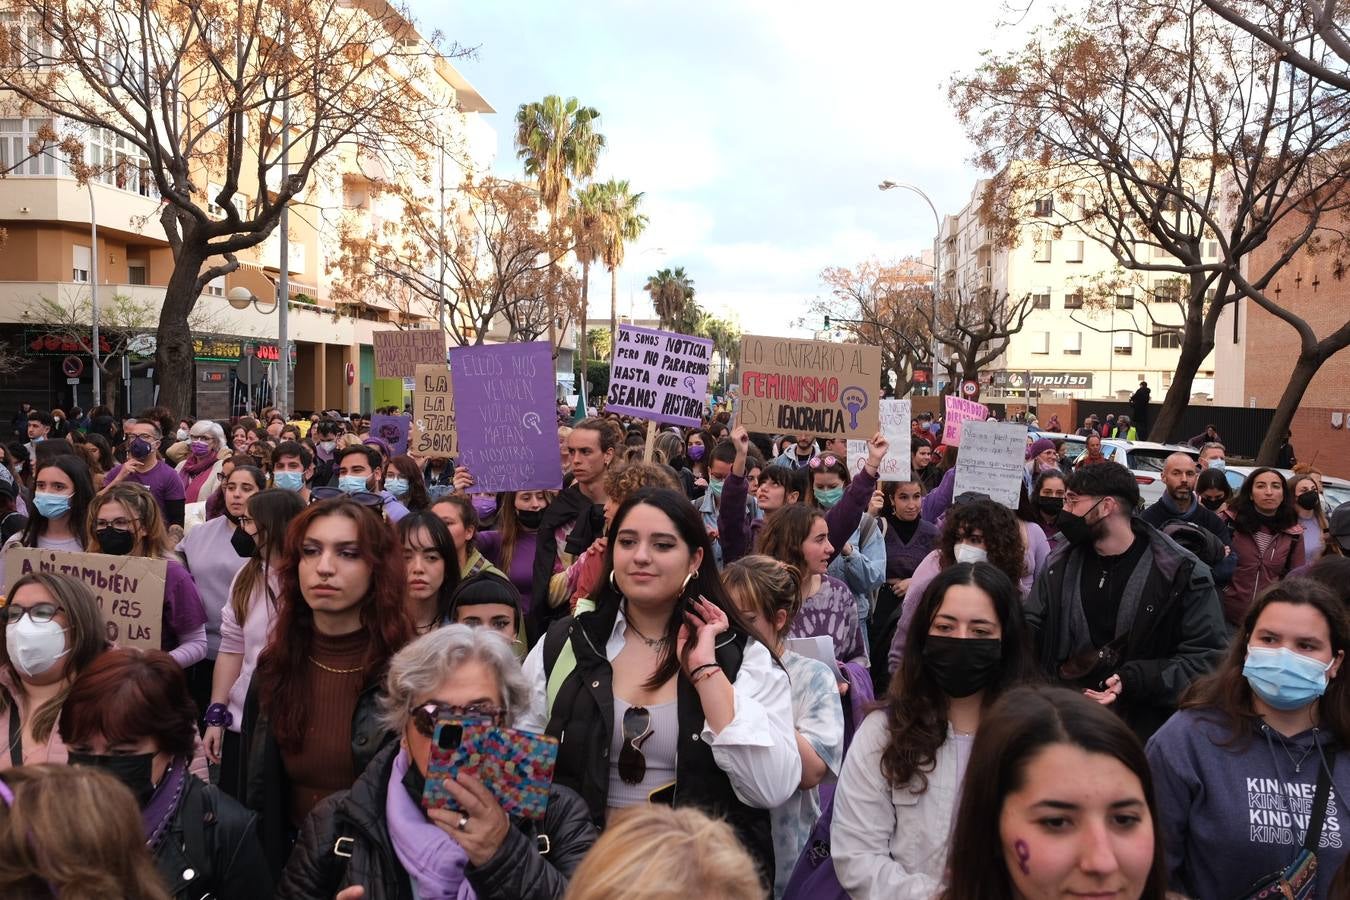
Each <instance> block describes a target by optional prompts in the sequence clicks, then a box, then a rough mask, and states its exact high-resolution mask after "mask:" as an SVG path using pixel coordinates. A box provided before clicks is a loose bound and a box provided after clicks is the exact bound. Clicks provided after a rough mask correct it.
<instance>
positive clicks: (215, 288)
mask: <svg viewBox="0 0 1350 900" xmlns="http://www.w3.org/2000/svg"><path fill="white" fill-rule="evenodd" d="M206 295H207V296H208V297H224V296H225V276H224V275H217V276H216V277H215V278H212V279H211V280H210V281H208V282H207V283H206Z"/></svg>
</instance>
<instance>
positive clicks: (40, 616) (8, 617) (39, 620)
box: [0, 603, 64, 625]
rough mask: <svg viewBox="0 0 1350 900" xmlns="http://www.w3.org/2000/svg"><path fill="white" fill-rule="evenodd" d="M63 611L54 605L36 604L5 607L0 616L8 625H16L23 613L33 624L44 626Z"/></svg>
mask: <svg viewBox="0 0 1350 900" xmlns="http://www.w3.org/2000/svg"><path fill="white" fill-rule="evenodd" d="M63 609H64V607H61V606H57V605H56V604H55V603H38V604H35V605H33V606H6V607H5V608H4V610H3V611H0V615H3V616H4V618H5V623H6V624H8V625H17V624H18V623H19V620H20V619H22V618H23V614H24V613H28V618H29V619H31V620H32V621H33V624H35V625H45V624H47V623H48V622H50V621H51V620H52V619H54V618H56V614H57V613H59V612H61V611H62V610H63Z"/></svg>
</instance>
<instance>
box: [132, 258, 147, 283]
mask: <svg viewBox="0 0 1350 900" xmlns="http://www.w3.org/2000/svg"><path fill="white" fill-rule="evenodd" d="M148 271H149V266H148V265H147V263H146V261H145V260H143V259H128V260H127V284H149V283H150V282H149V281H148V280H146V273H147V272H148Z"/></svg>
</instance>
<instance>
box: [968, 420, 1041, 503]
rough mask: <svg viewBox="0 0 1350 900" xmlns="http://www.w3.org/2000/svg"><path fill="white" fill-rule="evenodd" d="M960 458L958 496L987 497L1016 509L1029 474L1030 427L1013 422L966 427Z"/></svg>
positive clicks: (975, 423) (976, 423) (969, 423)
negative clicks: (965, 494)
mask: <svg viewBox="0 0 1350 900" xmlns="http://www.w3.org/2000/svg"><path fill="white" fill-rule="evenodd" d="M963 430H964V434H963V435H962V437H961V455H960V456H958V457H957V459H956V486H955V489H954V490H955V494H956V496H958V497H959V496H960V495H961V494H964V493H965V492H967V491H973V492H974V493H977V494H987V495H988V496H989V497H990V498H992V499H993V501H994V502H995V503H1001V504H1003V505H1004V506H1006V507H1008V508H1009V509H1016V508H1017V499H1018V495H1019V492H1020V491H1021V488H1022V473H1023V472H1025V471H1026V465H1025V463H1026V456H1027V426H1025V425H1018V424H1015V423H1010V422H1007V423H1005V422H976V421H969V422H966V423H965V425H964V429H963Z"/></svg>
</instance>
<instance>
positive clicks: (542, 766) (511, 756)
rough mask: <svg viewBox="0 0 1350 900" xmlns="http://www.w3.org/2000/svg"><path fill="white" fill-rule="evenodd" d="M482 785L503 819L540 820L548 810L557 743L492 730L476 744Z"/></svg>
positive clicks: (527, 734) (551, 739) (508, 730)
mask: <svg viewBox="0 0 1350 900" xmlns="http://www.w3.org/2000/svg"><path fill="white" fill-rule="evenodd" d="M477 746H478V747H480V748H481V751H482V765H483V774H484V775H485V776H486V779H485V781H484V784H486V785H487V787H488V789H489V790H490V791H492V794H493V796H495V797H496V798H497V802H498V803H500V804H501V805H502V809H504V810H506V813H507V815H512V816H520V817H522V818H526V819H542V818H543V817H544V810H546V809H547V808H548V792H549V788H550V787H551V786H552V784H553V767H554V765H555V764H556V763H557V761H558V740H557V738H554V737H550V736H549V735H546V734H532V733H530V732H527V731H517V730H515V729H514V728H494V729H492V730H491V731H490V732H489V733H488V734H486V735H484V736H483V738H482V740H481V741H479V742H478V745H477Z"/></svg>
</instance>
